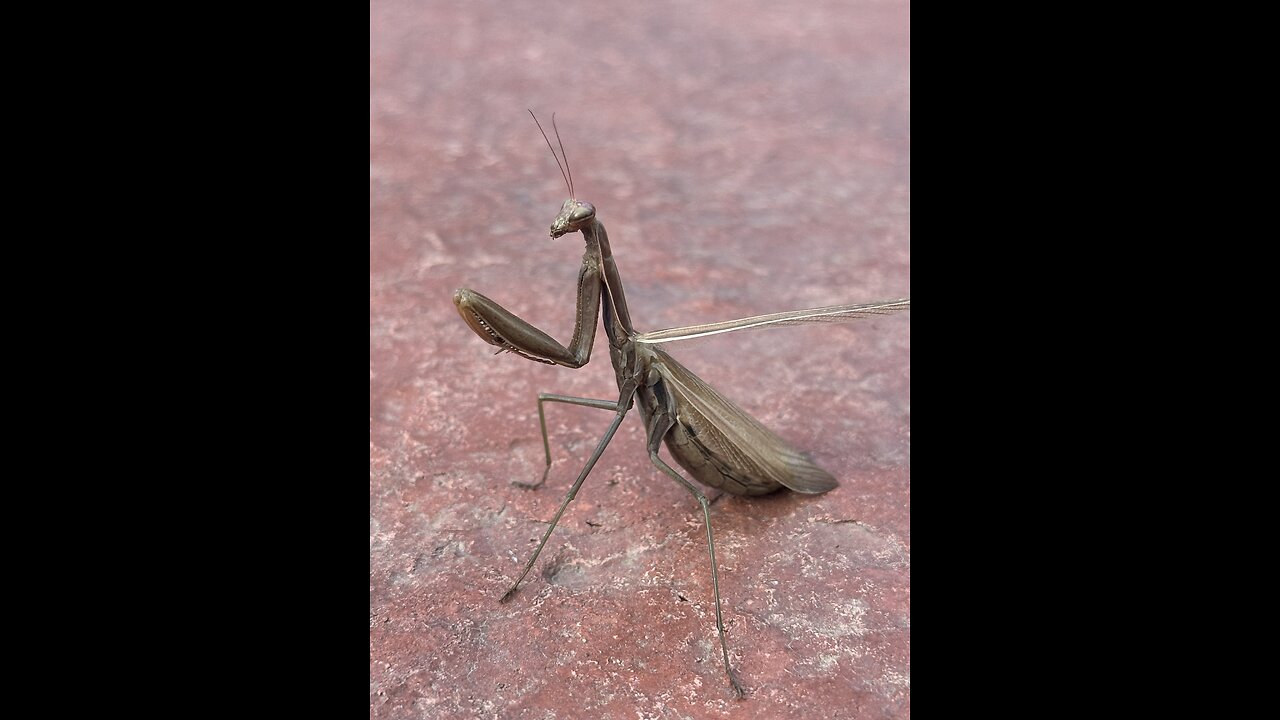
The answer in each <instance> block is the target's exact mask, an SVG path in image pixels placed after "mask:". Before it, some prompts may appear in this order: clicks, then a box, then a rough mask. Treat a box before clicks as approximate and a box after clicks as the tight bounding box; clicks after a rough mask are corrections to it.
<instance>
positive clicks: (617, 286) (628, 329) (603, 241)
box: [582, 220, 636, 344]
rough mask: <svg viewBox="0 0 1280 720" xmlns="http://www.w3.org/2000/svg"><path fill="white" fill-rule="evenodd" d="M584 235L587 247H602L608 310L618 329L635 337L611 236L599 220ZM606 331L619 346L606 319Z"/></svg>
mask: <svg viewBox="0 0 1280 720" xmlns="http://www.w3.org/2000/svg"><path fill="white" fill-rule="evenodd" d="M582 234H583V235H584V236H585V237H586V239H587V245H591V244H592V243H593V242H594V243H595V244H597V245H598V246H599V247H600V262H601V264H602V265H603V266H604V284H605V290H606V291H607V295H606V296H605V300H606V301H607V303H608V304H607V305H606V309H610V308H611V309H612V311H613V312H612V314H613V316H614V320H615V321H616V322H617V324H618V327H619V328H620V329H621V330H622V332H623V334H624V335H625V336H626V337H630V336H632V335H635V333H636V331H635V328H634V327H632V325H631V311H630V310H628V309H627V296H626V293H625V292H623V290H622V276H621V275H619V274H618V264H617V263H615V262H614V261H613V251H612V250H611V249H610V248H609V234H608V233H606V232H605V230H604V225H603V224H601V222H600V221H599V220H596V221H595V222H593V223H591V227H587V228H583V229H582ZM604 331H605V333H607V334H608V335H609V340H610V342H612V343H614V344H617V343H618V341H619V340H620V338H617V337H615V336H616V335H617V333H616V331H615V329H614V328H613V323H611V322H609V319H608V318H607V317H606V318H605V323H604Z"/></svg>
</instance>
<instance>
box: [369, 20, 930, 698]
mask: <svg viewBox="0 0 1280 720" xmlns="http://www.w3.org/2000/svg"><path fill="white" fill-rule="evenodd" d="M552 7H553V6H551V5H542V4H537V3H505V2H496V1H475V2H467V3H432V4H422V3H408V2H391V1H385V2H377V3H372V4H371V5H370V12H371V15H370V31H371V36H370V40H371V70H370V80H371V102H370V253H369V254H370V395H369V411H370V508H369V510H370V528H369V530H370V532H369V541H370V547H369V549H370V561H369V562H370V564H369V573H370V574H369V603H370V613H369V625H370V631H369V649H370V716H371V717H378V718H402V717H404V718H408V717H428V718H435V717H472V716H477V717H500V718H521V717H529V718H542V717H551V716H559V717H571V716H581V717H591V718H604V717H612V718H634V717H642V718H650V717H652V718H659V717H663V718H665V717H699V718H700V717H722V716H728V715H729V714H730V713H733V714H734V715H735V716H737V717H805V718H807V719H808V720H814V719H816V718H835V717H840V718H881V717H908V716H909V715H910V692H909V691H910V636H911V635H910V617H911V616H910V547H911V535H910V485H909V479H910V367H911V366H910V315H909V314H907V315H898V316H890V317H886V318H883V319H875V320H864V321H859V322H858V323H854V324H848V325H841V326H830V327H800V328H782V329H777V330H770V331H759V332H749V333H736V334H731V335H727V336H721V337H716V338H709V339H706V340H697V341H690V342H682V343H675V344H672V345H669V346H667V347H668V350H669V351H670V352H671V353H672V354H673V355H675V356H676V357H677V358H678V359H680V360H681V361H682V362H684V363H685V364H686V365H687V366H688V367H689V368H690V369H692V370H693V371H694V372H696V373H698V374H699V375H700V376H702V377H703V378H704V379H705V380H707V381H708V382H709V383H711V384H712V385H713V386H715V387H716V388H718V389H720V390H721V392H723V393H724V394H725V395H727V396H728V397H730V398H732V399H733V400H734V401H735V402H737V403H738V404H740V405H741V406H742V407H743V408H745V409H746V410H748V411H749V412H751V413H753V414H754V415H755V416H756V417H758V418H759V419H760V420H761V421H762V422H764V423H765V424H766V425H767V426H769V427H770V428H772V429H774V430H775V431H777V432H778V433H779V434H780V435H781V436H782V437H783V438H785V439H787V440H789V441H791V442H792V443H793V444H794V445H796V446H798V447H800V448H803V449H806V450H808V451H810V452H811V454H812V455H813V457H814V459H815V460H816V461H817V462H818V463H819V464H820V465H821V466H822V467H824V468H826V469H827V470H828V471H830V472H831V473H832V474H833V475H835V477H836V478H838V479H839V480H840V482H841V487H839V488H838V489H836V490H834V491H832V492H830V493H828V494H825V495H821V496H801V495H797V494H794V493H789V492H783V493H779V494H776V495H770V496H766V497H763V498H754V499H742V498H737V497H725V498H724V499H722V500H720V501H719V502H717V503H716V504H715V506H714V507H713V508H712V521H713V523H714V528H715V533H716V541H717V542H716V545H717V552H718V555H719V559H720V563H721V591H722V594H723V597H724V611H725V621H726V624H727V626H728V633H729V646H730V651H731V656H732V658H731V659H732V660H733V663H734V666H735V667H736V668H737V670H738V673H739V676H740V678H741V681H742V683H743V685H744V686H745V688H746V690H747V693H748V697H747V699H746V700H745V701H742V703H739V702H738V701H736V700H734V699H733V697H732V695H731V693H730V691H729V688H728V686H727V683H726V681H725V678H724V674H723V671H722V669H721V666H720V660H719V651H718V647H717V642H716V632H715V625H714V606H713V604H712V602H711V579H710V572H709V563H708V560H707V556H706V546H705V542H704V533H703V529H702V521H701V518H700V513H699V511H698V507H697V503H696V502H695V501H694V500H693V499H692V498H691V497H690V496H689V495H688V493H687V492H685V491H684V490H683V489H681V488H680V487H679V486H678V485H676V484H675V483H673V482H671V481H670V480H669V479H667V478H665V477H663V476H662V475H661V474H659V473H658V472H656V471H655V470H654V469H653V468H652V467H651V465H650V464H649V461H648V458H647V457H646V455H645V452H644V429H643V428H642V427H641V426H640V422H639V417H638V415H637V414H634V413H633V415H632V416H631V417H628V419H627V420H626V422H624V423H623V425H622V428H621V429H620V430H619V432H618V435H617V437H616V438H615V439H614V442H613V444H612V445H611V446H610V448H609V449H608V450H607V451H606V452H605V454H604V456H603V457H602V458H601V460H600V462H599V463H598V465H597V466H596V469H595V471H594V472H593V473H592V475H591V477H590V478H588V480H587V482H586V484H585V485H584V487H583V489H582V492H581V493H580V494H579V496H578V499H577V500H576V501H575V503H574V505H572V506H571V507H570V509H569V510H568V512H566V514H565V516H564V519H563V520H562V521H561V523H560V526H559V528H557V530H556V532H555V534H554V535H552V538H551V540H550V542H549V543H548V545H547V549H546V550H545V551H544V553H543V555H542V558H541V559H540V560H539V563H538V565H537V566H536V567H535V570H534V572H533V573H531V574H530V577H529V579H528V580H526V582H525V585H524V586H522V588H521V590H520V592H518V593H517V594H516V595H515V597H514V598H513V599H512V600H511V602H509V603H507V604H499V603H498V598H499V597H501V595H502V593H503V592H504V591H505V590H506V588H507V586H508V585H509V583H510V582H511V581H512V580H513V579H514V578H515V577H516V575H517V574H518V573H519V570H520V568H521V567H522V566H523V563H524V562H525V560H526V559H527V557H528V554H529V553H530V552H531V551H532V549H533V547H534V544H535V542H536V538H537V537H538V536H539V535H540V533H541V532H542V530H543V528H544V527H545V525H544V523H545V522H546V521H547V520H548V519H549V518H550V516H551V515H552V513H553V512H554V511H555V509H556V507H557V506H558V504H559V502H560V500H561V499H562V496H563V493H564V492H565V491H566V490H567V489H568V487H569V485H570V484H571V483H572V480H573V477H574V475H575V474H576V473H577V471H578V470H579V468H580V467H581V466H582V464H583V463H584V462H585V461H586V459H587V457H588V456H589V455H590V453H591V450H592V448H593V447H594V445H595V443H596V442H597V440H598V439H599V437H600V435H601V434H602V433H603V432H604V430H605V428H606V426H607V425H608V423H609V420H610V416H609V414H608V413H606V412H602V411H598V410H592V409H587V408H579V407H569V406H563V405H552V406H549V407H548V413H547V414H548V418H547V424H548V429H549V431H550V434H551V451H552V455H553V459H554V464H553V466H552V470H551V477H550V480H549V482H548V484H547V486H545V487H544V488H542V489H540V490H537V491H532V492H530V491H524V490H520V489H518V488H515V487H512V486H511V485H510V484H509V481H511V480H525V481H528V480H534V479H537V477H538V476H539V475H540V474H541V471H542V465H543V460H542V446H541V441H540V439H539V434H538V424H537V413H536V406H535V398H536V394H537V393H538V392H539V391H547V392H558V393H564V394H569V395H580V396H587V397H597V398H610V399H616V385H615V383H614V377H613V371H612V368H610V366H609V357H608V352H607V351H606V349H605V347H604V341H603V334H601V337H600V338H598V340H597V344H596V348H595V352H594V354H593V358H592V362H591V363H590V364H589V365H588V366H586V367H585V368H582V369H581V370H576V371H575V370H569V369H567V368H561V367H551V366H544V365H538V364H535V363H531V362H529V361H527V360H524V359H521V358H518V357H515V356H513V355H502V356H499V357H494V356H493V354H492V351H493V350H494V348H492V347H491V346H489V345H486V344H485V343H483V342H482V341H481V340H480V339H479V338H477V337H476V336H475V335H473V334H472V332H471V330H470V329H469V328H468V327H467V326H466V325H465V324H464V323H463V322H462V320H461V319H460V318H459V317H458V315H457V313H456V312H455V310H454V307H453V303H452V301H451V295H452V293H453V291H454V290H455V289H456V288H458V287H471V288H473V289H475V290H478V291H480V292H482V293H484V294H486V295H488V296H489V297H491V298H493V299H494V300H496V301H498V302H500V303H502V304H503V305H504V306H506V307H507V308H508V309H510V310H512V311H514V312H516V313H518V314H519V315H521V316H522V317H524V318H525V319H527V320H529V321H530V322H532V323H534V324H535V325H538V326H539V327H541V328H543V329H544V330H545V331H547V332H548V333H549V334H551V335H552V336H554V337H556V338H557V339H559V340H561V341H562V342H564V341H567V339H568V337H569V335H570V333H571V331H572V322H573V321H572V318H573V301H574V283H575V280H576V277H577V268H578V263H579V261H580V259H581V256H582V247H583V244H582V240H581V236H580V235H578V234H576V233H575V234H573V235H570V236H566V237H564V238H560V239H558V240H550V239H548V237H547V228H548V226H549V224H550V222H551V219H552V218H553V217H554V216H555V214H556V212H557V211H558V210H559V207H560V203H561V202H562V201H563V200H564V197H565V195H566V190H565V189H564V187H563V185H562V183H561V180H560V177H559V171H558V170H557V169H556V168H555V164H554V162H552V160H551V158H550V157H549V153H548V152H547V149H546V146H545V145H544V144H543V142H542V138H541V136H539V135H538V133H537V130H536V128H534V126H533V123H532V121H531V120H529V118H528V115H527V113H525V108H526V107H532V108H533V109H534V110H535V111H537V112H538V113H539V116H540V117H542V118H543V120H544V124H546V121H547V120H549V119H550V116H551V113H552V112H556V113H557V122H558V124H559V125H560V130H561V136H562V137H563V139H564V142H565V145H566V147H567V149H568V151H569V159H570V161H571V163H572V166H573V170H574V179H575V184H576V185H577V191H578V192H577V195H578V197H580V198H582V199H584V200H589V201H591V202H592V203H594V204H595V206H596V207H597V209H598V213H599V217H600V219H601V221H602V222H603V223H604V224H605V226H606V227H607V228H608V230H609V237H610V240H611V242H612V245H613V250H614V255H615V257H616V258H617V260H618V264H619V267H620V269H621V272H622V276H623V278H624V279H625V281H626V289H627V296H628V299H629V300H630V304H631V311H632V315H633V318H634V319H635V321H636V324H637V325H638V326H639V327H640V328H641V329H657V328H661V327H670V326H674V325H685V324H690V323H695V322H708V321H715V320H725V319H730V318H735V317H740V316H744V315H751V314H758V313H764V312H772V311H776V310H785V309H793V308H801V307H811V306H817V305H825V304H835V303H844V302H860V301H869V300H880V299H889V298H896V297H904V296H909V295H910V282H909V281H910V275H909V272H910V242H909V239H910V218H909V207H910V206H909V203H910V192H909V190H910V186H909V181H910V172H909V159H910V153H909V150H910V142H909V141H910V125H909V120H910V115H909V109H910V99H909V90H910V83H909V63H908V36H909V34H908V6H907V5H906V4H905V3H892V2H890V3H882V2H870V3H848V2H838V3H837V2H813V3H803V4H795V3H775V2H764V1H763V0H749V1H748V2H745V3H744V2H726V1H723V0H715V1H713V2H708V3H676V2H666V1H660V2H650V3H619V4H616V5H612V4H606V3H584V4H580V5H574V6H572V7H569V6H566V7H564V8H561V9H559V10H552ZM548 129H549V128H548ZM553 141H554V138H553ZM708 494H709V495H712V496H714V495H715V494H716V491H709V492H708ZM743 713H745V714H743Z"/></svg>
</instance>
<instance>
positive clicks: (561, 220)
mask: <svg viewBox="0 0 1280 720" xmlns="http://www.w3.org/2000/svg"><path fill="white" fill-rule="evenodd" d="M529 114H530V115H533V112H532V111H530V113H529ZM551 121H552V128H553V129H555V116H554V115H552V118H551ZM534 122H535V123H537V124H538V129H539V130H540V131H541V130H542V124H541V123H538V118H537V116H534ZM555 135H556V140H557V142H559V141H560V132H559V130H558V129H556V132H555ZM542 137H543V139H544V140H546V141H547V147H548V148H549V149H550V150H551V154H552V156H555V154H556V152H555V148H552V147H551V140H550V139H548V138H547V134H546V132H545V131H543V132H542ZM560 154H561V155H564V165H563V166H561V167H560V173H561V175H562V176H563V177H564V180H565V184H566V185H567V186H568V189H569V199H568V200H566V201H565V202H564V204H563V205H562V206H561V207H560V213H559V215H557V216H556V219H555V220H554V221H553V222H552V223H551V237H552V238H558V237H560V236H562V235H566V234H568V233H571V232H575V231H576V232H581V233H582V236H583V238H585V240H586V246H587V249H586V254H584V255H583V257H582V267H581V269H580V270H579V271H578V301H577V313H576V320H575V322H574V327H573V336H572V338H571V339H570V340H569V345H568V347H565V346H564V345H561V344H560V343H559V342H557V341H556V340H555V339H553V338H552V337H551V336H549V335H547V334H546V333H544V332H542V331H541V330H539V329H538V328H536V327H534V326H533V325H531V324H529V323H528V322H526V321H525V320H523V319H521V318H520V317H518V316H516V315H515V314H514V313H512V312H510V311H509V310H507V309H505V308H503V307H502V306H501V305H499V304H498V303H496V302H494V301H492V300H490V299H489V298H487V297H485V296H484V295H481V294H480V293H478V292H475V291H472V290H469V289H465V288H464V289H460V290H458V291H456V292H455V293H454V295H453V302H454V304H455V305H456V306H457V308H458V312H459V314H461V315H462V319H463V320H465V321H466V323H467V325H469V326H470V327H471V329H472V330H474V331H475V333H476V334H477V335H479V336H480V338H481V339H483V340H484V341H485V342H487V343H489V344H490V345H496V346H497V347H498V348H499V352H503V351H507V352H512V353H515V354H516V355H519V356H520V357H523V358H528V359H529V360H533V361H535V362H540V363H546V364H549V365H563V366H565V367H570V368H580V367H582V366H583V365H586V364H587V362H588V361H589V360H590V359H591V347H592V344H593V343H594V341H595V335H596V316H597V315H598V313H599V312H600V307H601V305H602V304H603V307H604V316H603V324H604V332H605V336H606V337H607V338H608V340H609V359H610V360H611V361H612V362H613V369H614V373H615V374H616V375H617V380H618V399H617V400H616V401H615V400H595V399H592V398H580V397H570V396H566V395H553V394H550V393H540V394H539V395H538V422H539V424H540V426H541V428H542V446H543V450H544V451H545V453H546V463H547V464H546V469H545V470H543V472H542V479H541V480H539V481H538V482H536V483H520V482H516V483H514V484H516V485H519V486H522V487H525V488H529V489H534V488H537V487H539V486H540V485H542V484H543V483H544V482H546V480H547V473H548V472H549V471H550V470H551V446H550V444H549V442H548V440H547V422H546V416H545V415H544V413H543V403H548V402H557V403H567V404H570V405H580V406H583V407H589V408H598V409H601V410H609V411H611V412H613V413H614V417H613V422H612V423H610V425H609V429H608V430H606V431H605V433H604V436H603V437H602V438H600V442H599V443H598V444H597V445H596V448H595V451H594V452H592V453H591V457H590V458H589V459H588V460H587V464H586V465H585V466H584V467H583V468H582V472H580V473H579V474H578V479H577V480H575V481H574V483H573V486H572V487H571V488H570V489H569V493H568V494H567V495H566V496H565V498H564V501H563V502H562V503H561V504H560V509H559V510H557V511H556V514H555V516H554V517H552V518H551V522H550V524H549V525H548V526H547V530H546V532H545V533H543V535H542V541H541V542H539V543H538V547H537V549H536V550H534V551H533V556H532V557H530V558H529V561H528V562H527V563H525V566H524V570H523V571H522V572H521V573H520V577H519V578H517V579H516V581H515V582H514V583H512V585H511V588H510V589H509V590H507V592H506V593H505V594H504V595H503V596H502V599H501V602H507V601H508V600H510V599H511V596H512V595H513V594H514V593H515V592H516V588H518V587H519V586H520V583H521V582H522V581H523V580H524V578H525V576H526V575H528V574H529V570H530V569H531V568H532V567H533V564H534V562H535V561H537V559H538V555H539V554H540V553H541V552H542V548H543V547H544V546H545V545H546V544H547V539H548V538H549V537H551V532H552V531H553V530H554V529H555V527H556V523H558V522H559V521H560V516H561V515H563V514H564V511H565V509H566V508H567V507H568V506H569V503H570V502H572V501H573V498H574V497H575V496H576V495H577V494H578V490H579V488H581V487H582V483H583V481H584V480H586V479H587V475H588V474H590V473H591V469H592V468H593V467H594V466H595V464H596V461H597V460H599V459H600V455H601V454H602V453H603V452H604V449H605V448H606V447H607V446H608V445H609V441H610V440H612V439H613V435H614V433H615V432H617V430H618V426H619V425H621V424H622V420H623V418H624V417H626V415H627V412H628V411H629V410H630V409H631V408H632V407H633V406H634V407H636V408H637V409H638V410H639V412H640V417H641V418H642V419H643V421H644V426H645V431H646V437H647V438H648V451H649V460H650V461H651V462H652V463H653V464H654V466H655V467H657V469H658V470H660V471H661V472H663V473H665V474H666V475H667V476H669V477H670V478H671V479H672V480H675V481H676V482H677V483H679V484H680V485H681V486H682V487H684V489H686V490H688V491H689V492H690V493H691V494H692V495H693V496H694V497H695V498H696V499H697V501H698V504H699V505H701V506H702V518H703V521H704V524H705V525H706V529H707V550H708V553H709V554H710V556H711V588H712V593H713V595H714V596H715V603H716V630H717V632H718V634H719V638H720V653H721V656H722V658H723V659H724V670H725V674H726V675H728V677H729V684H730V685H731V686H732V687H733V691H734V692H735V693H736V695H737V696H738V697H739V698H741V697H743V696H744V693H743V690H742V686H741V685H740V684H739V683H738V679H737V677H736V676H735V674H734V671H733V668H732V667H731V666H730V664H729V648H728V644H727V643H726V641H725V632H724V619H723V616H722V613H721V609H720V578H719V571H718V569H717V564H716V545H715V539H714V538H713V536H712V532H711V511H710V508H711V503H710V502H709V501H708V500H707V496H706V495H704V494H703V493H702V491H701V490H699V489H698V487H697V486H696V485H694V484H693V483H691V482H689V480H687V479H686V478H685V476H684V475H682V474H680V473H679V472H678V471H676V470H675V469H674V468H672V467H671V466H670V465H668V464H667V462H666V461H665V460H663V459H662V458H661V457H660V456H659V455H658V449H659V448H660V447H661V445H662V444H663V443H664V442H665V443H666V446H667V450H668V452H670V454H671V456H672V457H673V458H675V461H676V464H678V465H679V466H680V467H682V468H684V470H685V472H687V473H688V474H689V475H690V476H691V477H692V478H693V479H694V480H697V481H698V482H700V483H702V484H703V485H707V486H709V487H714V488H719V489H720V490H722V491H724V492H728V493H733V494H735V495H764V494H766V493H771V492H774V491H776V490H779V489H781V488H784V487H785V488H787V489H789V490H793V491H795V492H799V493H806V494H816V493H823V492H826V491H828V490H831V489H832V488H834V487H836V485H837V483H836V480H835V478H833V477H832V476H831V475H830V474H829V473H828V472H827V471H825V470H823V469H822V468H820V467H818V466H817V465H814V464H813V463H812V462H810V461H809V459H808V458H807V457H805V456H804V455H803V454H802V453H801V452H799V451H797V450H795V449H793V448H792V447H791V446H790V445H788V444H787V443H786V442H785V441H783V440H782V439H781V438H779V437H778V436H777V435H775V434H774V433H773V432H771V431H770V430H769V429H768V428H766V427H764V426H763V425H761V424H760V422H759V421H757V420H756V419H755V418H753V417H751V416H750V415H748V414H747V413H746V412H745V411H743V410H742V409H741V408H739V407H738V406H737V405H734V404H733V403H732V402H730V401H729V400H728V399H727V398H725V397H724V396H723V395H721V394H720V393H719V392H717V391H716V390H715V389H713V388H712V387H711V386H710V385H708V384H706V383H705V382H703V381H702V380H701V379H699V378H698V376H696V375H694V374H693V373H692V372H690V371H689V370H688V369H687V368H686V367H684V366H683V365H681V364H680V363H678V362H676V361H675V359H674V358H672V357H671V356H670V355H668V354H667V353H666V352H665V351H664V350H662V349H661V348H660V347H658V344H660V343H666V342H673V341H676V340H685V339H688V338H694V337H702V336H706V335H713V334H717V333H725V332H733V331H736V330H747V329H752V328H761V327H771V326H775V325H795V324H801V323H818V322H842V321H845V320H850V319H854V318H861V317H867V316H875V315H886V314H889V313H895V312H900V311H903V310H907V309H909V308H910V307H911V300H910V299H901V300H890V301H886V302H878V303H867V304H860V305H836V306H831V307H821V308H812V309H808V310H793V311H790V312H781V313H773V314H770V315H759V316H756V317H749V318H743V319H740V320H730V321H727V322H720V323H712V324H707V325H693V326H689V327H681V328H672V329H669V330H660V331H657V332H649V333H640V332H637V331H636V329H635V327H634V326H633V325H632V323H631V312H630V310H629V309H628V308H627V298H626V294H625V293H624V292H623V289H622V277H621V276H620V275H619V274H618V266H617V263H616V262H615V261H614V258H613V252H612V250H611V248H610V247H609V237H608V234H606V233H605V229H604V225H603V224H601V222H600V221H599V220H598V219H597V218H596V209H595V207H594V206H592V205H591V203H588V202H585V201H582V200H577V199H576V197H575V195H574V191H573V175H572V172H570V171H568V169H567V168H568V165H569V158H568V156H567V155H565V154H564V143H563V142H560ZM556 164H557V165H560V158H559V157H556Z"/></svg>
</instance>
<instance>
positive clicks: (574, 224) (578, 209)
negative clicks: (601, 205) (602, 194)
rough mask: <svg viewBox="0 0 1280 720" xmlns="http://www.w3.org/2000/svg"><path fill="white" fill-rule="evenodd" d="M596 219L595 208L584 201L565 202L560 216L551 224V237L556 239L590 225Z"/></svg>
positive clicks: (571, 200) (561, 207)
mask: <svg viewBox="0 0 1280 720" xmlns="http://www.w3.org/2000/svg"><path fill="white" fill-rule="evenodd" d="M595 219H596V206H595V205H592V204H591V203H589V202H586V201H584V200H573V199H570V200H565V201H564V205H561V206H560V214H559V215H557V216H556V219H555V220H554V221H553V222H552V223H551V237H553V238H558V237H560V236H561V235H566V234H568V233H571V232H573V231H575V230H581V229H582V228H584V227H587V226H589V225H591V223H592V222H595Z"/></svg>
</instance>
